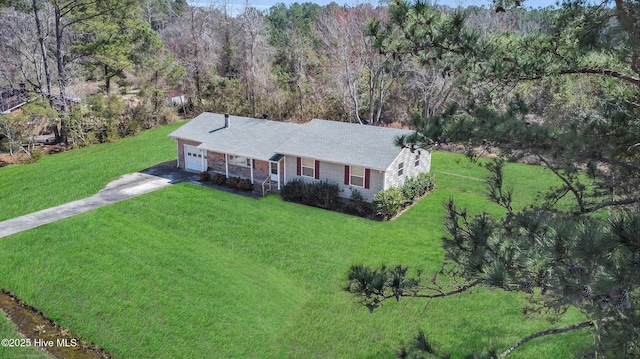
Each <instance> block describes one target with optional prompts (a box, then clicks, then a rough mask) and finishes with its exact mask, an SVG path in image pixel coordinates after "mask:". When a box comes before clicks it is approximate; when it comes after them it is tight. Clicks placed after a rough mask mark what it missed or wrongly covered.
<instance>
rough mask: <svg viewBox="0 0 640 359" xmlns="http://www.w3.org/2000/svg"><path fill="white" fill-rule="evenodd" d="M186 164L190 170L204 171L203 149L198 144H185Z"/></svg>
mask: <svg viewBox="0 0 640 359" xmlns="http://www.w3.org/2000/svg"><path fill="white" fill-rule="evenodd" d="M184 166H185V168H186V169H188V170H194V171H203V170H204V169H203V166H202V151H201V150H200V149H198V148H197V147H196V146H190V145H184ZM205 168H206V167H205Z"/></svg>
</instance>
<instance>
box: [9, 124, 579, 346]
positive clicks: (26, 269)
mask: <svg viewBox="0 0 640 359" xmlns="http://www.w3.org/2000/svg"><path fill="white" fill-rule="evenodd" d="M155 131H156V132H153V131H148V132H145V133H144V134H143V135H141V136H140V137H138V138H137V139H133V140H132V141H131V142H129V143H128V144H122V143H121V142H119V143H116V144H110V145H108V146H121V147H117V148H118V151H122V153H125V154H129V155H131V156H132V155H133V153H134V152H135V151H134V150H133V149H131V148H129V147H133V148H136V149H137V150H138V151H140V150H141V149H145V151H146V150H147V148H148V147H147V143H148V142H151V143H154V145H157V146H158V147H159V148H160V147H162V148H161V149H158V152H159V153H166V155H163V156H164V157H163V156H160V155H157V156H158V158H159V159H158V160H157V162H160V161H164V160H167V159H171V158H172V157H173V156H174V153H175V144H174V143H172V141H170V140H168V139H166V138H164V137H163V136H165V135H166V133H168V132H169V131H170V129H167V128H163V129H159V130H155ZM149 132H151V133H149ZM136 140H137V141H136ZM154 141H157V142H161V143H162V144H161V145H159V144H157V143H155V142H154ZM98 147H101V146H98ZM149 147H152V146H151V145H150V146H149ZM165 147H166V148H165ZM114 151H115V150H114ZM114 151H111V152H114ZM72 153H74V156H77V157H74V158H73V162H75V166H77V167H82V168H85V170H86V171H87V172H89V173H94V174H93V176H92V177H91V181H102V180H103V179H104V180H105V181H107V180H108V178H114V177H117V176H118V175H120V174H122V173H124V172H122V173H118V170H116V169H109V171H107V172H108V174H102V173H100V174H96V173H95V172H101V171H103V170H105V171H106V169H103V168H100V167H98V166H99V165H98V164H97V163H101V162H102V161H103V158H102V157H103V156H104V157H109V155H110V154H109V152H107V151H99V150H97V149H94V148H89V149H86V150H81V151H75V152H72ZM83 153H86V154H87V155H86V156H84V159H83V156H82V154H83ZM140 153H142V152H140ZM67 156H70V155H67ZM55 157H57V156H53V157H50V158H49V159H48V160H49V165H47V164H46V162H43V163H42V164H40V163H39V164H37V165H38V166H39V167H35V165H29V166H23V169H21V170H20V171H22V172H21V173H23V174H24V175H23V176H24V178H32V177H33V176H34V174H33V173H36V172H41V171H45V172H46V171H54V170H53V169H49V168H48V166H54V167H55V166H57V165H59V163H63V162H57V161H62V160H57V159H55ZM460 158H461V156H458V155H453V154H449V153H440V152H436V153H434V156H433V164H432V167H433V168H434V169H441V170H443V171H445V172H448V173H453V174H458V175H463V176H466V177H472V178H466V177H459V176H454V175H445V174H442V173H436V183H437V189H436V190H435V192H434V193H432V194H431V195H429V196H428V197H426V198H425V199H423V200H422V201H421V202H420V203H418V204H417V205H416V206H414V207H413V208H412V209H410V210H409V211H407V212H406V213H404V214H403V215H402V216H401V217H400V218H398V219H396V220H395V221H393V222H386V223H382V222H374V221H368V220H365V219H361V218H357V217H351V216H346V215H342V214H338V213H332V212H328V211H323V210H319V209H315V208H309V207H304V206H300V205H296V204H292V203H287V202H283V201H281V200H280V199H279V198H278V197H276V196H270V197H267V198H263V199H260V200H253V199H248V198H245V197H240V196H237V195H233V194H228V193H223V192H217V191H213V190H210V189H206V188H202V187H198V186H194V185H190V184H179V185H175V186H171V187H169V188H166V189H163V190H160V191H156V192H153V193H149V194H146V195H143V196H140V197H136V198H134V199H131V200H127V201H124V202H120V203H117V204H115V205H112V206H108V207H104V208H101V209H99V210H96V211H93V212H90V213H87V214H84V215H80V216H77V217H74V218H69V219H66V220H63V221H60V222H57V223H53V224H50V225H47V226H44V227H40V228H37V229H34V230H31V231H28V232H25V233H21V234H17V235H14V236H11V237H8V238H5V239H2V240H0V256H1V257H2V258H3V260H2V261H0V287H2V288H5V289H7V290H10V291H12V292H14V293H15V294H16V295H17V296H19V297H20V298H21V299H22V300H24V301H25V302H27V303H29V304H30V305H32V306H34V307H36V308H38V309H40V310H41V311H42V312H44V313H45V314H46V315H47V316H48V317H50V318H51V319H53V320H54V321H56V322H58V323H59V324H61V325H62V326H64V327H66V328H69V329H70V330H71V331H72V332H73V333H74V334H76V335H78V336H80V337H81V338H83V339H84V340H86V341H90V342H94V343H96V344H97V345H98V346H100V347H102V348H104V349H105V350H107V351H108V352H110V353H111V354H113V355H114V356H115V357H117V358H151V357H153V358H186V357H202V358H206V357H221V358H283V357H290V358H352V357H354V358H355V357H361V358H389V357H393V356H394V354H395V351H396V349H397V347H398V346H399V345H400V344H401V343H402V342H405V341H407V340H409V339H410V338H411V336H413V335H415V333H416V332H417V331H418V330H419V329H422V330H424V331H425V332H426V333H427V335H428V336H429V338H430V339H431V340H432V341H433V343H434V344H435V346H436V347H437V348H439V349H440V350H441V351H442V352H448V353H451V354H452V357H454V358H457V357H463V356H465V355H467V354H470V353H473V352H474V351H479V350H481V349H483V348H487V347H497V348H498V349H502V350H504V349H505V348H506V347H508V346H509V345H510V344H512V343H514V342H516V341H517V340H519V339H521V338H522V337H524V336H526V335H528V334H531V333H533V332H536V331H538V330H541V329H545V328H548V327H550V325H549V324H548V323H546V322H545V321H543V320H541V319H540V318H535V317H534V318H525V317H524V316H523V315H522V314H521V313H520V311H519V308H520V304H521V303H522V301H523V300H524V299H523V297H522V296H520V295H514V294H508V293H503V292H493V291H489V290H486V289H483V290H480V291H478V292H475V293H473V294H471V295H469V294H464V295H461V296H458V297H450V298H446V299H443V300H436V301H432V302H431V303H430V304H429V306H428V308H427V309H426V310H425V304H426V303H425V302H423V301H420V300H411V301H401V302H400V303H389V305H385V307H383V308H381V309H379V310H377V311H376V312H374V313H373V314H370V313H369V312H368V311H367V310H366V309H365V308H364V307H361V306H359V305H358V304H356V302H355V299H354V298H353V297H351V296H350V295H349V294H348V293H346V292H344V291H343V290H342V289H341V288H342V286H343V285H344V284H345V276H346V272H347V270H348V268H349V266H350V265H351V264H356V263H362V264H367V265H379V264H382V263H386V264H389V265H395V264H397V263H403V264H406V265H410V266H411V267H412V268H423V269H425V270H427V271H433V270H435V269H437V268H438V266H439V263H440V262H441V261H442V258H443V254H444V252H443V250H442V248H441V246H440V241H441V237H442V236H443V234H444V232H443V229H442V215H443V207H442V202H443V201H445V200H447V199H448V198H449V197H454V198H455V199H456V201H458V202H459V203H460V204H463V205H466V206H468V207H469V208H470V210H472V211H474V212H478V211H481V210H483V209H487V210H488V211H491V212H493V213H500V212H501V209H499V208H496V207H495V206H493V205H491V204H489V203H488V202H487V201H486V200H485V199H484V196H483V195H482V183H481V182H480V181H478V180H477V179H473V178H480V177H482V176H483V175H484V170H483V169H482V168H481V167H477V166H476V167H473V168H469V167H468V165H466V164H465V162H464V160H462V161H460V164H458V163H456V162H457V161H458V160H459V159H460ZM69 161H71V159H69ZM104 161H105V162H108V161H109V160H107V159H104ZM144 161H150V162H152V160H151V159H150V158H147V159H145V160H144ZM110 162H114V161H113V160H111V161H110ZM131 162H132V163H131V164H129V165H126V166H125V165H123V166H122V167H120V170H122V171H126V170H127V169H126V168H134V167H135V164H134V162H135V161H131ZM149 164H152V163H145V164H141V165H140V168H144V167H146V166H148V165H149ZM100 166H102V165H100ZM512 166H513V169H514V171H515V172H519V173H520V175H519V183H518V184H517V186H518V191H517V195H518V196H517V197H516V199H517V201H518V202H517V204H518V205H522V204H524V203H526V201H529V200H531V199H532V198H534V197H535V195H536V191H537V190H538V189H544V188H546V187H548V185H549V181H547V180H543V179H544V178H545V176H546V174H545V171H544V169H542V168H539V167H532V166H525V165H510V166H509V168H511V167H512ZM29 168H33V170H31V172H30V171H29ZM445 168H446V170H444V169H445ZM5 170H7V169H0V178H2V181H6V180H5V179H4V178H5V176H6V175H7V173H9V174H11V175H12V173H15V172H5ZM9 170H10V171H18V170H16V169H11V168H9ZM55 171H57V172H58V174H59V176H63V177H64V176H65V173H64V172H59V171H60V170H55ZM30 173H31V174H30ZM67 178H73V176H70V177H67ZM69 180H71V179H69ZM6 183H7V185H8V186H14V188H13V189H8V190H6V189H3V190H4V191H5V193H8V194H11V193H12V192H13V191H15V190H16V189H15V185H14V184H13V183H14V181H6ZM103 185H104V183H100V184H94V185H86V186H84V187H83V188H85V189H84V191H86V192H90V191H91V188H94V187H93V186H95V188H101V187H102V186H103ZM56 186H58V185H57V184H56ZM58 189H59V190H60V189H61V188H58ZM58 192H60V193H66V192H64V191H56V192H54V193H58ZM83 193H85V192H83ZM88 194H91V193H86V195H88ZM74 196H75V194H74V195H65V196H62V195H61V196H60V198H58V197H56V198H55V200H52V199H47V201H53V202H59V203H61V202H65V201H67V200H70V199H75V198H78V197H83V195H77V196H75V197H74ZM68 197H71V198H68ZM3 198H4V197H3ZM34 198H36V197H34ZM47 203H49V202H45V201H43V202H42V203H41V202H38V201H37V200H35V199H34V203H33V204H32V206H33V207H34V208H44V207H46V206H47V205H48V204H47ZM3 211H4V207H3ZM28 211H29V210H26V209H22V208H21V207H20V206H18V205H16V206H14V209H12V213H21V212H22V213H24V212H28ZM3 215H4V213H3ZM580 319H581V318H580V316H579V315H578V314H577V313H570V314H569V315H568V317H567V318H565V319H564V320H563V322H561V323H556V324H554V326H561V325H564V324H570V323H574V322H577V321H579V320H580ZM0 323H2V322H0ZM1 328H3V327H0V329H1ZM0 334H3V333H2V332H0ZM585 334H586V333H585V332H580V333H570V334H563V335H561V336H555V337H548V338H542V339H537V340H536V341H534V342H531V343H529V344H527V345H525V346H524V347H522V348H519V349H518V350H517V351H516V353H515V354H514V355H512V357H514V358H530V357H570V356H571V353H573V352H575V351H576V350H577V349H578V348H580V346H581V345H584V343H585V341H587V342H588V341H589V337H588V335H586V336H585ZM0 354H1V352H0Z"/></svg>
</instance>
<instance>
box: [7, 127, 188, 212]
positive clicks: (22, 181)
mask: <svg viewBox="0 0 640 359" xmlns="http://www.w3.org/2000/svg"><path fill="white" fill-rule="evenodd" d="M182 124H183V122H180V123H175V124H172V125H169V126H165V127H162V128H157V129H154V130H150V131H144V132H142V133H140V135H138V136H137V137H129V138H125V139H123V140H120V141H118V142H114V143H105V144H102V145H99V146H91V147H87V148H83V149H81V150H74V151H69V152H64V153H60V154H57V155H55V156H47V157H44V158H42V159H40V161H38V162H36V163H34V164H29V165H17V166H8V167H3V168H0V201H1V202H0V221H2V220H5V219H9V218H13V217H17V216H20V215H23V214H27V213H31V212H35V211H38V210H41V209H45V208H50V207H54V206H57V205H60V204H63V203H67V202H70V201H73V200H77V199H80V198H84V197H89V196H91V195H94V194H96V193H97V192H98V191H99V190H100V189H102V188H103V187H104V186H105V185H106V184H107V183H109V182H110V181H111V180H114V179H116V178H118V177H120V176H121V175H123V174H126V173H131V172H135V171H139V170H142V169H145V168H147V167H150V166H152V165H155V164H157V163H160V162H164V161H168V160H172V159H175V158H176V145H175V141H172V140H170V139H169V138H167V135H168V134H169V133H171V132H172V131H173V130H175V129H176V128H178V127H179V126H180V125H182Z"/></svg>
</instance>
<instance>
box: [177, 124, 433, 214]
mask: <svg viewBox="0 0 640 359" xmlns="http://www.w3.org/2000/svg"><path fill="white" fill-rule="evenodd" d="M410 133H412V131H408V130H399V129H392V128H385V127H374V126H366V125H359V124H350V123H345V122H335V121H326V120H317V119H315V120H311V121H310V122H309V123H307V124H304V125H301V124H295V123H286V122H278V121H270V120H266V119H255V118H247V117H238V116H228V115H222V114H214V113H207V112H205V113H202V114H201V115H199V116H198V117H196V118H194V119H192V120H191V121H189V122H188V123H186V124H185V125H184V126H182V127H180V128H179V129H177V130H176V131H174V132H172V133H171V134H169V137H171V138H174V139H176V140H177V151H178V167H180V168H185V169H187V170H193V171H206V170H209V171H213V172H217V173H222V174H224V175H226V176H227V177H230V176H237V177H243V178H249V179H250V180H251V182H252V183H262V182H263V181H265V180H266V179H267V178H271V180H272V181H273V182H274V183H275V185H276V186H277V188H278V189H280V188H281V185H283V184H285V183H287V182H288V181H290V180H292V179H301V180H303V181H305V182H310V181H318V180H326V181H329V182H331V183H337V184H338V186H339V188H340V190H341V192H340V196H341V197H345V198H349V197H350V196H351V193H352V191H354V190H357V191H359V192H360V193H361V194H362V196H363V198H364V199H365V200H366V201H369V202H370V201H371V199H372V198H373V195H375V194H376V193H377V192H379V191H380V190H383V189H387V188H390V187H398V186H401V185H402V184H404V180H405V179H406V178H409V177H415V176H416V175H417V174H418V173H419V172H429V170H430V167H431V151H430V150H425V149H415V150H413V151H412V150H410V149H408V148H399V147H397V146H396V145H395V141H394V140H395V138H396V137H398V136H400V135H406V134H410Z"/></svg>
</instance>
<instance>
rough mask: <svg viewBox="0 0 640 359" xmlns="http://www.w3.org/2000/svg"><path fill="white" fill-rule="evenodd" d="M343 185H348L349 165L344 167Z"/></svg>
mask: <svg viewBox="0 0 640 359" xmlns="http://www.w3.org/2000/svg"><path fill="white" fill-rule="evenodd" d="M344 184H346V185H347V186H348V185H349V165H344Z"/></svg>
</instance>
